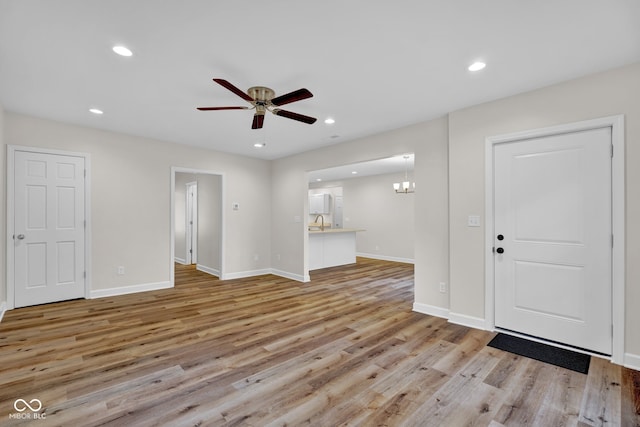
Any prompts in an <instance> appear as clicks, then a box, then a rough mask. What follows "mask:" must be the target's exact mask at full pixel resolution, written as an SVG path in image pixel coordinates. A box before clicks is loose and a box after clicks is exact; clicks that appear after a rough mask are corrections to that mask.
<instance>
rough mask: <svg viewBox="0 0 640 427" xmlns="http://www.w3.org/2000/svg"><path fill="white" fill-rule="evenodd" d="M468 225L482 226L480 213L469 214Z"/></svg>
mask: <svg viewBox="0 0 640 427" xmlns="http://www.w3.org/2000/svg"><path fill="white" fill-rule="evenodd" d="M467 226H469V227H480V215H469V218H468V219H467Z"/></svg>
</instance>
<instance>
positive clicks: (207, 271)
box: [196, 264, 220, 278]
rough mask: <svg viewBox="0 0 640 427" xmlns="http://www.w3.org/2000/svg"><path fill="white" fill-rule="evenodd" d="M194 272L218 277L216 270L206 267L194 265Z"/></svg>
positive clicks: (218, 271)
mask: <svg viewBox="0 0 640 427" xmlns="http://www.w3.org/2000/svg"><path fill="white" fill-rule="evenodd" d="M196 270H198V271H202V272H203V273H207V274H211V275H212V276H216V277H218V278H219V277H220V270H218V269H217V268H211V267H207V266H206V265H202V264H196Z"/></svg>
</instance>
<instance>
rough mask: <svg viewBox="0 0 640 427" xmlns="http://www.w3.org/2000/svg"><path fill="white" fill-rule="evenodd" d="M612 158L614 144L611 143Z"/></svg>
mask: <svg viewBox="0 0 640 427" xmlns="http://www.w3.org/2000/svg"><path fill="white" fill-rule="evenodd" d="M611 158H613V144H611Z"/></svg>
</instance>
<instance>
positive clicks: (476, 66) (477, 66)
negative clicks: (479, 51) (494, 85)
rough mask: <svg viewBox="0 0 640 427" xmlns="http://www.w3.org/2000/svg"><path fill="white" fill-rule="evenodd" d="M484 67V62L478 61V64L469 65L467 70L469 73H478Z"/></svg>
mask: <svg viewBox="0 0 640 427" xmlns="http://www.w3.org/2000/svg"><path fill="white" fill-rule="evenodd" d="M486 66H487V64H485V63H484V62H480V61H478V62H474V63H473V64H471V65H469V68H468V70H469V71H480V70H482V69H483V68H484V67H486Z"/></svg>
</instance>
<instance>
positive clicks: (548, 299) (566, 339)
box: [494, 127, 612, 354]
mask: <svg viewBox="0 0 640 427" xmlns="http://www.w3.org/2000/svg"><path fill="white" fill-rule="evenodd" d="M611 147H612V145H611V128H609V127H606V128H600V129H595V130H588V131H581V132H573V133H567V134H559V135H553V136H547V137H541V138H532V139H526V140H521V141H514V142H508V143H502V144H496V145H495V146H494V230H495V233H496V236H495V241H494V246H495V248H496V249H495V250H496V252H494V258H495V259H494V263H495V264H494V268H495V276H494V277H495V325H496V327H499V328H503V329H508V330H512V331H517V332H521V333H524V334H528V335H532V336H536V337H540V338H544V339H547V340H550V341H556V342H559V343H564V344H568V345H571V346H575V347H579V348H583V349H587V350H592V351H596V352H599V353H604V354H611V352H612V327H611V325H612V312H611V286H612V281H611V280H612V279H611V268H612V267H611V262H612V255H611V254H612V249H611V247H612V232H611V230H612V225H611V207H612V203H611Z"/></svg>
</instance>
